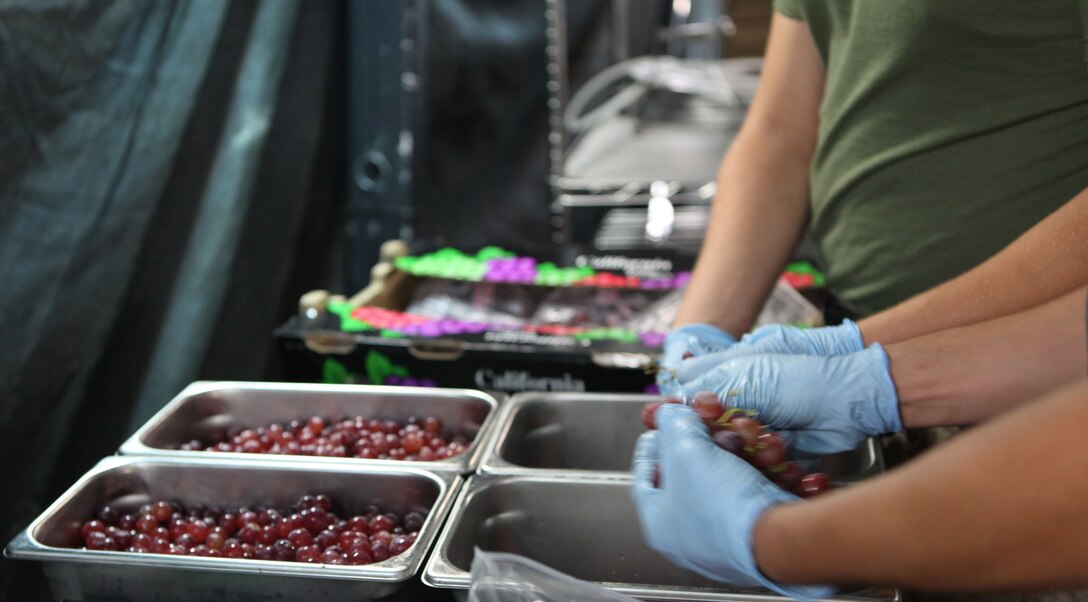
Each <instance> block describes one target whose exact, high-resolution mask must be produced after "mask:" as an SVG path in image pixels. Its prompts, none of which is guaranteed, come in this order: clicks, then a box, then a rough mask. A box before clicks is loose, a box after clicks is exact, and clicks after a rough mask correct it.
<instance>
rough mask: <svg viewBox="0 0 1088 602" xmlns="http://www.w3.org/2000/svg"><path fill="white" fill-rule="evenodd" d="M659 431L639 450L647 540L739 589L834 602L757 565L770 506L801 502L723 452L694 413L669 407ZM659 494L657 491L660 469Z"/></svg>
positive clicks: (824, 591)
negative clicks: (757, 541) (757, 532)
mask: <svg viewBox="0 0 1088 602" xmlns="http://www.w3.org/2000/svg"><path fill="white" fill-rule="evenodd" d="M657 424H658V430H656V431H650V432H648V433H645V434H643V435H642V436H641V437H640V438H639V440H638V445H637V446H636V447H635V457H634V474H635V482H634V484H633V486H632V492H631V495H632V497H633V499H634V502H635V508H636V510H637V511H638V517H639V523H640V524H641V525H642V535H643V537H644V538H645V539H646V543H647V544H649V546H650V547H652V548H653V549H655V550H657V551H658V552H660V553H661V554H662V555H664V556H665V557H666V558H668V559H669V560H671V561H672V562H673V563H674V564H677V565H679V566H682V567H684V568H686V569H689V570H692V571H695V572H697V573H699V574H701V575H704V576H706V577H709V578H711V579H716V580H719V581H725V582H727V583H731V584H733V585H736V586H738V587H757V586H763V587H767V588H770V589H772V590H774V591H776V592H778V593H780V594H783V595H786V596H792V597H794V598H798V599H810V598H817V597H823V596H828V595H831V594H832V593H833V589H832V588H830V587H822V586H786V585H782V584H779V583H774V582H772V581H771V580H769V579H767V577H765V576H764V575H763V573H761V572H760V571H759V567H757V566H756V560H755V556H754V555H753V552H752V533H753V530H754V529H755V525H756V522H757V521H758V520H759V517H760V516H761V515H762V514H763V513H764V512H765V511H767V509H769V508H770V507H771V506H773V505H775V504H781V503H790V502H799V501H800V499H799V498H798V497H797V496H795V495H793V494H791V493H788V492H786V491H785V490H783V489H781V488H779V487H778V486H776V485H774V484H773V483H771V482H770V481H768V480H767V479H766V478H764V477H763V475H762V474H760V472H759V471H758V470H756V469H754V468H752V467H751V466H749V465H748V463H747V462H745V461H744V460H741V459H740V458H737V457H736V456H733V455H732V454H729V453H728V452H725V451H722V450H721V449H719V448H718V446H717V445H715V444H714V442H713V441H712V440H711V439H710V435H709V434H708V433H707V430H706V426H704V425H703V424H702V422H700V420H699V418H698V416H697V415H696V414H695V412H694V411H692V409H691V408H689V407H686V406H682V405H671V404H666V405H664V406H662V407H661V408H660V409H658V411H657ZM655 467H657V468H658V469H659V470H660V475H661V480H660V481H661V482H660V488H654V486H653V482H652V478H653V473H654V469H655Z"/></svg>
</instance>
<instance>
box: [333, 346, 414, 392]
mask: <svg viewBox="0 0 1088 602" xmlns="http://www.w3.org/2000/svg"><path fill="white" fill-rule="evenodd" d="M390 376H400V377H406V376H408V369H407V368H405V367H404V366H398V365H397V364H394V363H393V362H392V361H390V360H389V358H387V357H385V356H384V355H382V354H381V353H378V352H377V351H373V350H371V351H370V352H369V353H367V355H366V378H360V375H358V374H356V373H354V372H352V371H351V370H348V368H347V366H345V365H344V364H343V363H342V362H340V361H339V360H336V359H333V358H331V357H327V358H325V364H324V366H323V369H322V379H323V382H325V383H328V384H334V385H337V384H373V385H380V384H382V383H384V382H385V379H387V378H389V377H390Z"/></svg>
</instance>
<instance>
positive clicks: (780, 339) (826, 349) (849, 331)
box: [734, 320, 865, 356]
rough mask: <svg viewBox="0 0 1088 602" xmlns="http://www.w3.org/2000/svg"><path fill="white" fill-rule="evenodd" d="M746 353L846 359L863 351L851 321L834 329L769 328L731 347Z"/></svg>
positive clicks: (857, 333) (863, 345) (777, 325)
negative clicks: (831, 356) (842, 357)
mask: <svg viewBox="0 0 1088 602" xmlns="http://www.w3.org/2000/svg"><path fill="white" fill-rule="evenodd" d="M734 349H737V350H738V351H740V350H741V349H743V350H744V351H745V352H748V353H783V354H797V355H824V356H830V355H846V354H848V353H854V352H857V351H861V350H862V349H865V342H864V341H863V340H862V338H861V330H859V329H858V325H857V324H855V323H854V322H853V321H851V320H843V323H842V324H840V325H838V326H824V327H822V328H797V327H796V326H784V325H782V324H769V325H767V326H763V327H761V328H757V329H756V330H754V331H752V332H750V333H748V334H746V335H744V336H743V337H741V339H740V342H739V343H737V345H736V346H735V347H734Z"/></svg>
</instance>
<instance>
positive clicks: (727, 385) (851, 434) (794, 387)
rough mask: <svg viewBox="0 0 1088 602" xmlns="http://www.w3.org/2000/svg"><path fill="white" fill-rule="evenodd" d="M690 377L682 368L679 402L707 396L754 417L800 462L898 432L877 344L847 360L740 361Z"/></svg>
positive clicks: (770, 357)
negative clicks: (777, 432)
mask: <svg viewBox="0 0 1088 602" xmlns="http://www.w3.org/2000/svg"><path fill="white" fill-rule="evenodd" d="M689 361H690V360H689ZM696 369H698V366H687V365H684V366H682V367H681V373H680V379H681V380H682V381H683V382H684V386H683V388H682V390H681V393H682V395H683V396H684V397H685V398H690V396H692V395H694V394H695V393H696V392H698V391H714V392H715V393H716V394H717V395H718V398H719V399H721V400H722V401H723V403H724V404H725V405H726V406H728V407H731V408H741V409H745V410H753V411H754V412H756V418H758V419H759V420H760V421H761V422H763V423H764V424H767V425H769V426H770V427H771V428H773V429H776V430H780V431H783V434H784V435H785V436H786V437H787V438H788V439H789V442H790V444H791V447H792V448H793V449H794V450H796V451H798V452H800V453H802V454H831V453H835V452H841V451H847V450H851V449H854V448H855V447H857V446H858V445H859V444H860V443H861V442H862V441H864V440H865V439H866V438H867V437H870V436H873V435H882V434H884V433H894V432H897V431H900V430H902V429H903V424H902V422H901V421H900V419H899V397H898V395H897V394H896V391H895V383H894V382H893V381H892V376H891V372H890V369H889V366H888V355H887V354H886V353H884V348H883V347H881V346H880V344H879V343H873V344H872V345H870V346H869V348H868V349H866V350H864V351H858V352H857V353H851V354H849V355H837V356H833V357H821V356H814V355H776V354H759V355H741V356H736V357H733V358H730V359H727V360H725V361H723V362H722V363H720V364H718V365H717V366H715V367H713V368H712V369H710V370H708V371H706V372H704V373H702V374H701V375H700V374H696V373H694V370H696ZM689 371H691V372H689Z"/></svg>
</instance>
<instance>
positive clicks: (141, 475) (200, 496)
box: [4, 456, 461, 602]
mask: <svg viewBox="0 0 1088 602" xmlns="http://www.w3.org/2000/svg"><path fill="white" fill-rule="evenodd" d="M460 484H461V477H460V476H458V475H455V474H453V473H449V472H446V473H433V472H427V471H422V470H418V469H413V468H407V467H403V468H389V467H384V466H355V467H345V466H331V465H323V466H297V465H273V464H269V463H265V462H247V461H231V462H228V461H224V460H222V459H204V460H190V459H180V458H126V457H122V456H114V457H111V458H106V459H104V460H102V461H101V462H100V463H99V464H98V465H97V466H96V467H95V468H93V469H92V470H91V471H90V472H88V473H87V474H86V475H84V476H83V477H82V478H81V479H80V480H79V481H78V482H76V484H75V485H73V486H72V488H71V489H69V490H68V491H67V492H66V493H65V494H64V495H62V496H61V497H60V498H59V499H57V501H56V502H54V503H53V505H51V506H50V507H49V508H48V509H47V510H46V511H45V512H44V513H43V514H42V515H41V516H39V517H38V518H37V519H36V520H35V521H34V522H33V523H31V524H30V526H29V527H28V528H27V529H26V530H25V531H23V532H22V533H20V534H19V535H18V536H17V537H16V538H15V539H14V540H12V542H11V543H10V544H8V546H7V548H6V549H5V551H4V555H5V556H7V557H9V558H16V559H25V560H36V561H40V562H42V563H43V569H44V571H45V574H46V577H47V578H48V579H49V583H50V587H51V589H52V590H53V595H54V597H55V598H56V599H57V600H160V601H172V600H178V601H203V600H207V601H214V602H221V601H222V600H240V601H246V600H270V599H284V600H319V599H336V600H347V599H351V600H357V599H369V598H377V597H382V596H387V595H390V594H392V593H394V592H396V591H397V590H399V589H400V588H401V587H403V586H404V585H405V584H406V583H407V581H408V580H409V579H411V578H412V577H413V576H415V574H416V573H417V572H418V571H419V569H420V567H421V566H422V564H423V561H424V558H425V556H426V554H427V551H428V550H429V549H430V547H431V545H432V544H433V543H434V540H435V537H436V535H437V533H438V530H439V527H440V526H441V524H442V521H443V519H444V518H445V516H446V515H447V513H448V511H449V508H450V505H451V503H452V501H453V499H454V496H455V494H456V493H457V490H458V488H459V486H460ZM312 493H324V494H326V495H328V496H330V497H331V498H332V499H333V500H335V501H337V502H338V503H339V504H340V505H341V506H342V508H343V509H344V510H345V511H349V512H358V511H359V510H360V509H362V508H363V507H364V506H366V505H367V504H376V505H378V506H380V507H381V508H383V509H388V510H390V511H394V512H408V511H426V512H427V517H426V520H425V521H424V524H423V526H422V527H421V528H420V530H419V537H418V539H417V540H416V542H415V545H413V546H412V547H411V548H409V549H408V550H407V551H406V552H404V553H402V554H400V555H398V556H394V557H391V558H389V559H387V560H385V561H383V562H379V563H374V564H368V565H360V566H347V565H339V566H334V565H322V564H306V563H298V562H279V561H273V560H247V559H240V558H238V559H235V558H209V557H198V556H171V555H166V554H141V553H134V552H109V551H89V550H82V549H78V548H76V547H74V546H77V545H79V542H80V541H81V540H82V538H81V536H80V525H81V524H82V522H83V521H85V520H87V519H88V518H91V517H93V516H94V513H95V512H96V510H97V509H98V508H100V507H101V506H102V505H104V504H110V505H111V506H113V507H114V508H116V509H119V510H121V511H122V512H127V511H131V509H134V508H137V507H139V506H140V505H142V504H145V503H148V502H150V501H151V500H154V499H167V500H176V501H180V502H183V503H185V504H203V505H205V506H209V507H211V506H215V507H235V506H245V505H249V506H256V505H266V506H288V505H290V504H291V503H293V502H294V501H295V500H297V499H298V498H299V497H300V496H302V495H306V494H312Z"/></svg>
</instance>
